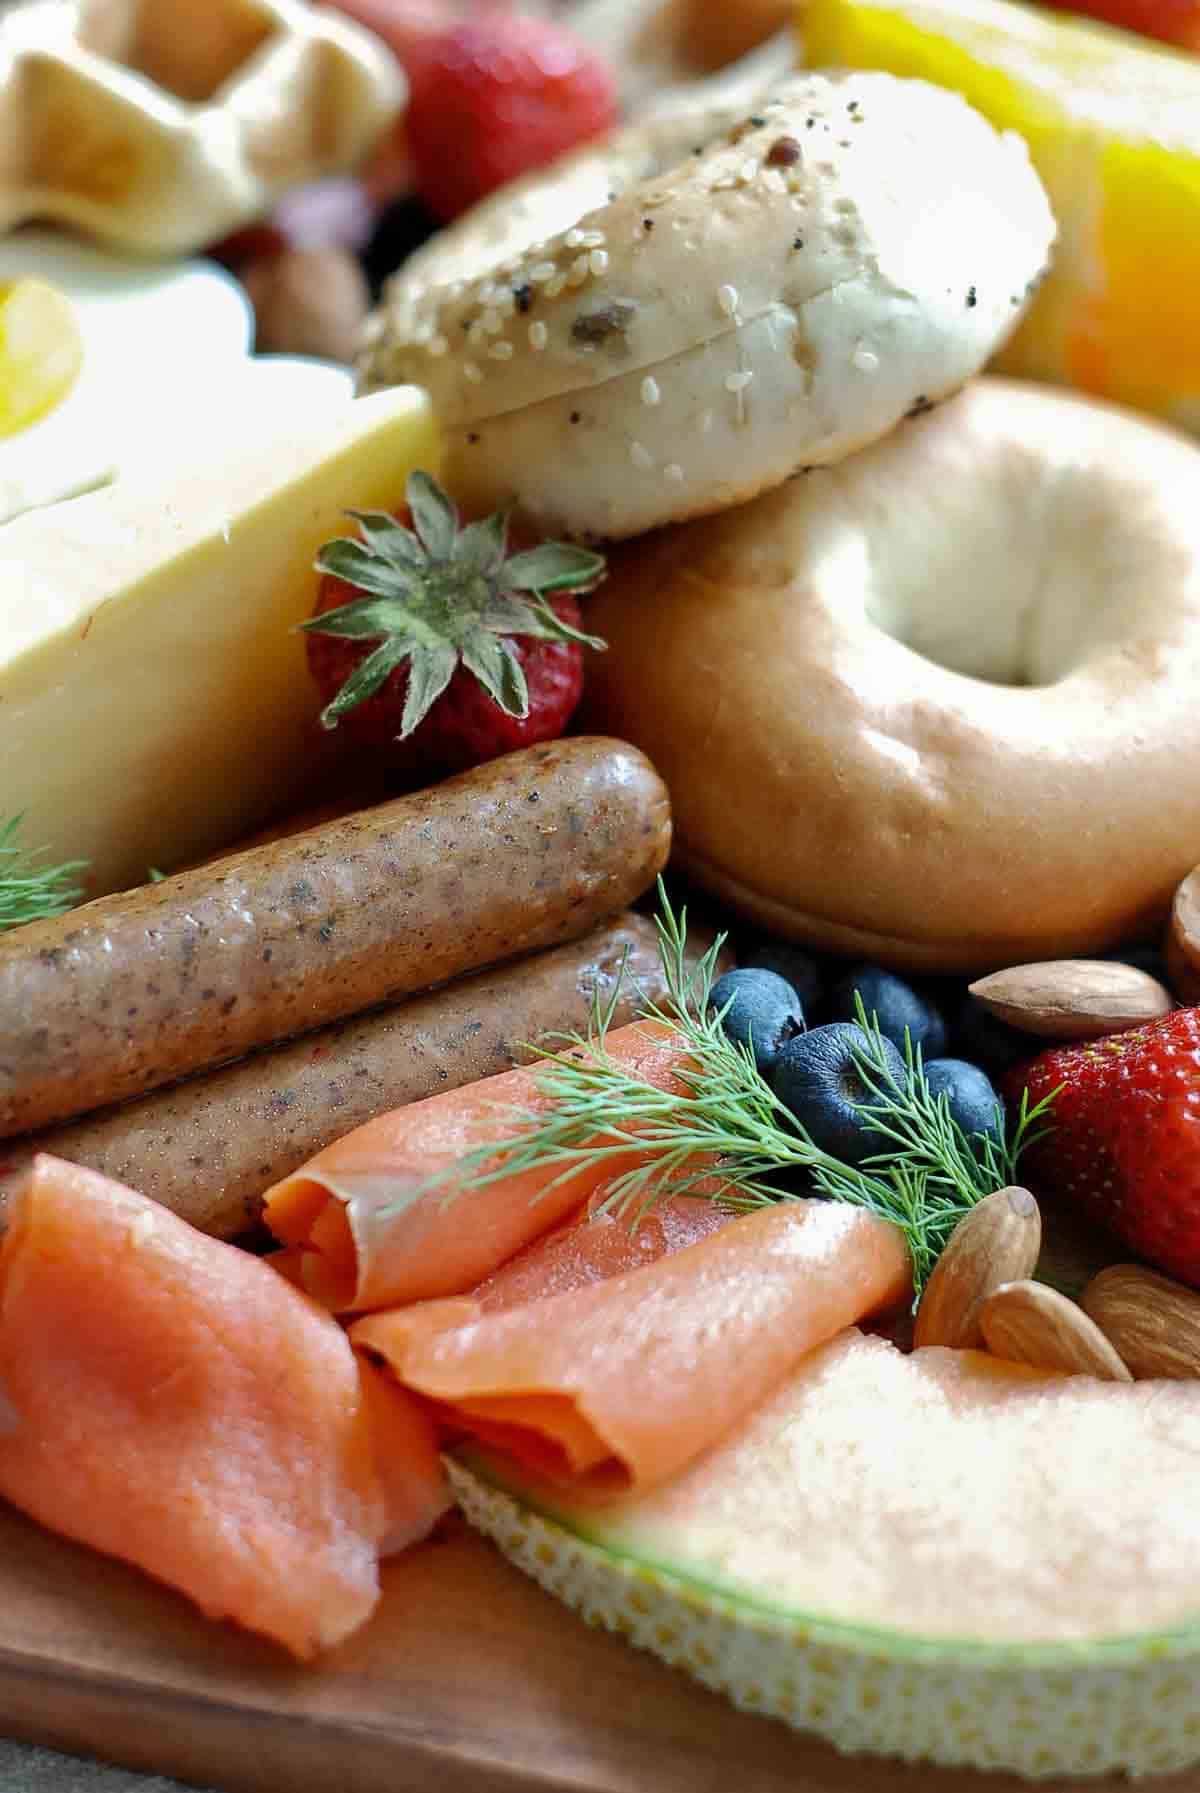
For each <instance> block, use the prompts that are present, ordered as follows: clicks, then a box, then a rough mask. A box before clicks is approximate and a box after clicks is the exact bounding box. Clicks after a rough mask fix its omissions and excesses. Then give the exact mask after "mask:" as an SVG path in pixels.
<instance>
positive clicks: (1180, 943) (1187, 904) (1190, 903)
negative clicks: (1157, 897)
mask: <svg viewBox="0 0 1200 1793" xmlns="http://www.w3.org/2000/svg"><path fill="white" fill-rule="evenodd" d="M1166 952H1167V975H1168V977H1169V978H1170V980H1171V987H1172V989H1173V990H1174V992H1175V994H1176V996H1177V997H1178V998H1179V1000H1180V1002H1187V1003H1197V1002H1200V866H1198V867H1197V868H1196V870H1195V871H1194V872H1189V873H1188V875H1187V877H1186V878H1185V879H1184V880H1183V883H1182V884H1181V885H1180V886H1179V889H1178V890H1177V891H1176V892H1175V901H1174V902H1173V903H1172V904H1171V921H1170V925H1169V926H1168V928H1167V946H1166Z"/></svg>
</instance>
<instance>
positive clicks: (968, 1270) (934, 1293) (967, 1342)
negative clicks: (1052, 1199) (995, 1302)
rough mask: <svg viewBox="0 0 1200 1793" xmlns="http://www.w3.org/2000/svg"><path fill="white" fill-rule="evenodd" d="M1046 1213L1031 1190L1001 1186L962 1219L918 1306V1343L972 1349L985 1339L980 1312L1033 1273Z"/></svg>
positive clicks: (916, 1336) (964, 1349)
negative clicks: (996, 1294)
mask: <svg viewBox="0 0 1200 1793" xmlns="http://www.w3.org/2000/svg"><path fill="white" fill-rule="evenodd" d="M1041 1244H1042V1216H1041V1211H1040V1210H1039V1208H1038V1205H1037V1202H1036V1201H1035V1200H1034V1198H1033V1196H1032V1195H1031V1194H1030V1193H1029V1191H1028V1189H1020V1188H1016V1187H1014V1188H1011V1189H996V1190H993V1192H992V1194H991V1195H985V1196H984V1198H983V1200H982V1201H981V1202H979V1203H977V1204H976V1206H975V1207H974V1208H972V1209H971V1211H970V1213H969V1214H967V1215H965V1216H964V1217H963V1219H962V1220H960V1221H959V1223H958V1225H957V1226H956V1227H955V1229H954V1231H953V1232H952V1233H951V1235H950V1238H949V1240H948V1241H947V1244H946V1248H945V1250H944V1251H943V1252H942V1255H941V1257H940V1258H939V1259H938V1261H937V1263H936V1264H935V1265H934V1268H933V1274H932V1276H931V1277H930V1278H929V1281H928V1282H927V1283H926V1285H925V1292H924V1294H923V1295H922V1296H921V1303H920V1306H919V1307H918V1308H917V1323H916V1328H915V1330H914V1332H913V1344H914V1346H919V1345H950V1346H952V1347H953V1348H954V1349H956V1350H960V1351H966V1350H969V1349H970V1348H971V1347H972V1346H976V1345H978V1344H979V1343H980V1340H981V1334H980V1331H979V1319H978V1310H979V1304H980V1302H981V1301H982V1300H983V1298H984V1296H985V1295H988V1294H990V1293H991V1291H992V1290H993V1289H997V1288H999V1287H1000V1285H1001V1284H1002V1283H1011V1282H1019V1281H1020V1280H1021V1279H1022V1278H1023V1277H1026V1276H1032V1274H1033V1269H1034V1266H1035V1264H1036V1263H1037V1261H1038V1253H1039V1251H1040V1250H1041Z"/></svg>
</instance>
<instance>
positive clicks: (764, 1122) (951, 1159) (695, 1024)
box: [409, 880, 1050, 1295]
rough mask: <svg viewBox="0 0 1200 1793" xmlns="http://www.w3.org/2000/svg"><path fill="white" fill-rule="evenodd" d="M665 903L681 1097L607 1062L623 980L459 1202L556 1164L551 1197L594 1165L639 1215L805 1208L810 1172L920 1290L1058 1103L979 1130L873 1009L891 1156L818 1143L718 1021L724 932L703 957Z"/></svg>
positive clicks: (884, 1140) (877, 1105) (871, 1057)
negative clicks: (899, 1072) (895, 1042)
mask: <svg viewBox="0 0 1200 1793" xmlns="http://www.w3.org/2000/svg"><path fill="white" fill-rule="evenodd" d="M659 898H660V903H661V912H660V914H659V915H658V917H657V918H656V923H655V925H656V927H657V930H658V942H659V955H660V958H661V960H662V967H663V981H664V984H665V987H666V994H665V995H664V996H663V997H662V998H661V999H659V1000H656V1001H650V1002H644V1003H643V1005H642V1011H641V1012H642V1015H643V1017H644V1018H645V1019H646V1020H649V1021H658V1022H662V1023H663V1024H664V1025H665V1026H666V1027H668V1028H670V1029H671V1031H672V1032H673V1033H675V1034H676V1035H677V1036H679V1037H680V1038H681V1039H682V1040H683V1041H684V1042H685V1044H686V1046H687V1048H688V1054H687V1059H686V1060H685V1062H684V1063H683V1064H681V1065H680V1067H679V1068H678V1071H677V1078H678V1082H679V1084H680V1085H682V1090H681V1089H679V1088H675V1089H669V1090H663V1089H659V1088H658V1087H657V1086H656V1085H655V1084H653V1083H651V1082H650V1081H649V1080H648V1079H646V1078H645V1077H642V1076H640V1075H639V1074H638V1072H637V1071H636V1069H631V1068H630V1067H629V1066H627V1065H624V1064H621V1063H618V1062H617V1061H616V1060H614V1059H613V1058H612V1057H611V1056H610V1055H609V1052H608V1048H607V1036H608V1032H609V1028H610V1026H611V1023H612V1019H613V1016H614V1014H615V1012H616V1005H617V1000H618V996H619V994H620V985H619V984H618V989H617V990H616V991H614V992H613V994H612V996H611V998H610V1000H609V1001H608V1003H607V1004H601V1003H600V1002H599V1001H597V1002H596V1003H595V1004H594V1006H593V1012H592V1019H591V1024H590V1026H589V1029H588V1032H587V1034H586V1035H578V1034H575V1035H569V1036H563V1042H562V1044H561V1046H559V1047H558V1048H557V1049H554V1050H552V1049H550V1048H548V1047H547V1048H534V1049H533V1050H534V1051H535V1052H536V1055H537V1057H538V1058H539V1059H540V1060H541V1061H542V1063H541V1070H540V1074H539V1076H538V1093H539V1095H540V1096H542V1097H543V1098H545V1101H546V1107H545V1108H544V1109H543V1110H542V1111H541V1112H539V1113H536V1114H535V1113H532V1112H520V1111H518V1112H517V1113H514V1115H513V1117H512V1127H513V1131H512V1133H511V1135H510V1136H509V1137H507V1138H505V1139H502V1140H497V1141H496V1142H495V1143H494V1144H491V1145H486V1146H482V1147H479V1148H478V1149H477V1150H475V1151H472V1152H470V1153H469V1154H467V1155H465V1156H464V1157H463V1158H462V1159H460V1160H459V1161H458V1162H457V1163H456V1164H455V1165H454V1166H453V1167H452V1169H451V1170H450V1171H448V1172H447V1173H445V1177H444V1178H443V1177H439V1178H437V1179H435V1182H441V1181H443V1180H445V1181H447V1182H448V1183H450V1184H452V1187H451V1188H449V1189H448V1192H447V1193H448V1194H449V1195H451V1196H452V1195H453V1194H455V1193H459V1192H462V1191H463V1190H466V1189H470V1188H480V1187H483V1186H485V1185H488V1184H491V1183H495V1182H499V1181H501V1180H503V1179H505V1178H508V1177H511V1176H517V1175H520V1174H522V1173H523V1172H527V1171H532V1170H538V1171H542V1172H545V1171H547V1170H551V1171H553V1173H554V1174H553V1175H552V1176H551V1177H549V1178H548V1180H547V1181H546V1183H545V1184H544V1185H543V1189H542V1193H543V1194H547V1193H549V1192H550V1191H551V1190H553V1189H555V1188H557V1187H559V1186H560V1185H561V1184H562V1183H564V1182H566V1181H568V1180H569V1179H571V1178H572V1177H574V1176H575V1175H577V1174H578V1173H579V1172H580V1171H582V1170H585V1169H589V1170H594V1171H599V1172H600V1173H601V1174H602V1175H603V1176H604V1177H605V1179H606V1181H607V1183H608V1193H607V1196H606V1198H605V1201H604V1204H603V1207H604V1209H605V1210H606V1211H611V1212H616V1213H619V1214H622V1215H625V1216H627V1217H630V1218H632V1219H633V1220H634V1221H635V1222H636V1221H637V1220H638V1219H640V1218H641V1217H642V1216H643V1215H645V1214H646V1213H647V1212H649V1210H650V1209H651V1208H652V1207H653V1206H654V1204H655V1203H656V1202H657V1201H660V1200H662V1199H663V1198H664V1197H666V1196H668V1195H672V1196H675V1195H697V1196H704V1197H707V1198H708V1199H711V1200H715V1201H718V1202H720V1203H721V1204H723V1205H725V1206H728V1207H731V1208H735V1209H743V1210H745V1209H751V1208H757V1207H761V1206H763V1205H765V1204H767V1203H770V1202H775V1201H787V1200H794V1199H795V1198H796V1196H797V1188H796V1182H797V1173H799V1176H800V1180H801V1181H802V1182H803V1183H804V1184H805V1185H806V1187H805V1189H804V1191H803V1192H804V1193H811V1194H813V1195H817V1196H822V1197H826V1198H828V1199H830V1200H833V1201H841V1202H848V1203H851V1204H852V1205H853V1206H855V1207H860V1208H867V1209H869V1210H870V1212H871V1213H873V1214H878V1215H880V1216H881V1217H882V1218H883V1219H885V1220H890V1221H892V1222H893V1223H894V1224H895V1225H896V1226H898V1227H899V1228H900V1229H901V1231H902V1232H903V1234H904V1236H905V1238H906V1240H907V1241H908V1246H909V1250H910V1252H911V1254H912V1261H913V1281H914V1287H915V1290H916V1293H917V1294H918V1295H919V1294H920V1291H921V1289H922V1288H923V1287H924V1284H925V1282H926V1280H927V1278H928V1276H929V1273H930V1271H931V1270H932V1269H933V1266H934V1264H935V1263H936V1262H937V1259H938V1257H939V1255H940V1254H941V1251H942V1249H943V1248H944V1246H945V1244H946V1242H947V1240H948V1239H949V1237H950V1234H951V1233H952V1232H953V1231H954V1228H955V1227H956V1226H957V1224H958V1222H959V1221H960V1220H961V1219H962V1217H963V1215H964V1214H965V1213H967V1212H968V1211H969V1210H970V1209H971V1208H972V1207H973V1206H974V1205H975V1203H976V1202H978V1201H981V1200H982V1199H983V1197H984V1196H985V1195H988V1194H990V1193H991V1191H992V1190H994V1189H1001V1188H1004V1187H1005V1186H1006V1185H1008V1184H1011V1183H1013V1182H1014V1181H1015V1180H1016V1167H1017V1160H1018V1159H1019V1157H1020V1155H1021V1153H1022V1151H1023V1150H1024V1149H1025V1147H1026V1146H1028V1145H1029V1144H1031V1143H1032V1142H1033V1140H1034V1139H1035V1138H1037V1137H1039V1136H1040V1131H1041V1130H1042V1129H1040V1128H1039V1123H1043V1122H1044V1120H1045V1118H1046V1114H1047V1110H1048V1107H1049V1100H1050V1099H1047V1100H1046V1101H1044V1102H1040V1103H1039V1104H1037V1106H1036V1107H1033V1108H1031V1107H1030V1106H1029V1104H1028V1100H1027V1098H1025V1097H1023V1098H1022V1101H1021V1107H1020V1111H1019V1113H1018V1115H1017V1118H1016V1123H1015V1126H1014V1127H1013V1129H1012V1131H1011V1135H1010V1137H1009V1138H1008V1139H1007V1140H1004V1139H1000V1138H996V1137H993V1136H992V1135H989V1134H974V1135H971V1136H970V1137H968V1135H967V1134H966V1133H964V1131H963V1129H962V1128H961V1127H960V1126H959V1125H958V1123H957V1122H956V1121H955V1119H954V1117H953V1116H952V1115H951V1113H950V1108H949V1102H948V1100H947V1097H946V1095H945V1094H944V1093H942V1094H940V1095H936V1096H935V1095H934V1093H933V1092H932V1091H931V1090H930V1088H929V1084H928V1081H927V1079H926V1077H925V1070H924V1065H923V1063H922V1060H921V1054H920V1050H919V1049H914V1048H913V1046H912V1044H911V1042H910V1041H907V1039H906V1052H905V1075H904V1077H903V1078H902V1079H901V1078H898V1077H896V1076H894V1075H893V1073H892V1071H891V1070H890V1069H889V1064H888V1056H887V1053H888V1046H887V1042H886V1041H885V1040H884V1038H883V1035H882V1033H881V1031H880V1029H879V1025H878V1022H877V1020H876V1018H875V1017H874V1015H871V1016H868V1015H867V1014H866V1012H865V1011H864V1009H863V1005H862V1003H861V1000H860V1001H859V1003H858V1022H859V1026H860V1027H861V1029H862V1033H863V1041H864V1044H863V1049H862V1053H861V1055H859V1056H858V1059H857V1062H858V1069H859V1073H860V1075H861V1077H862V1080H863V1084H864V1087H865V1089H866V1092H867V1094H866V1095H865V1097H864V1099H863V1101H862V1102H861V1103H859V1104H857V1105H856V1106H857V1107H858V1109H859V1113H860V1114H861V1116H862V1119H863V1124H864V1126H866V1127H868V1128H870V1129H871V1130H872V1131H873V1132H876V1133H878V1135H879V1151H878V1152H877V1153H875V1154H873V1155H872V1156H871V1157H870V1158H868V1159H867V1160H866V1161H865V1162H864V1163H863V1164H861V1165H859V1166H853V1165H848V1164H844V1163H842V1162H841V1160H839V1159H836V1158H834V1157H832V1156H831V1155H830V1154H829V1153H828V1152H825V1151H823V1150H822V1149H821V1148H820V1147H819V1146H818V1145H816V1144H815V1143H814V1141H813V1140H812V1139H811V1138H810V1136H809V1135H808V1133H807V1132H806V1131H805V1129H804V1128H803V1127H802V1126H801V1125H800V1124H799V1122H798V1121H797V1120H796V1119H795V1117H794V1116H793V1115H792V1114H791V1112H790V1110H788V1109H787V1108H785V1106H784V1105H783V1103H782V1102H781V1101H780V1099H779V1097H778V1096H777V1095H776V1094H775V1092H774V1090H773V1089H772V1088H771V1086H770V1084H769V1083H768V1082H767V1081H766V1079H765V1078H764V1077H763V1076H762V1074H761V1072H760V1071H759V1070H758V1068H757V1066H756V1065H755V1063H754V1056H753V1053H752V1051H751V1049H750V1048H749V1047H748V1046H746V1045H742V1044H739V1043H737V1042H735V1041H733V1040H730V1039H729V1038H728V1036H727V1035H726V1033H725V1031H724V1029H723V1027H722V1025H721V1021H722V1016H721V1013H720V1012H719V1011H718V1012H714V1010H713V1008H712V1006H711V997H712V987H713V984H714V982H715V981H716V976H717V966H718V962H719V959H720V955H721V951H722V948H723V946H724V943H725V936H724V935H720V936H718V938H717V939H716V940H714V942H713V943H712V945H711V946H710V947H709V948H708V950H707V951H706V952H705V953H703V954H702V955H701V956H700V958H699V959H698V960H696V961H695V962H694V963H689V961H688V956H687V912H686V910H681V911H680V913H679V915H678V916H676V915H675V913H674V911H673V910H672V908H671V905H670V903H669V901H668V899H667V896H666V892H665V890H664V888H663V885H662V881H661V880H660V881H659ZM633 1155H636V1161H635V1162H633V1163H632V1164H631V1163H630V1159H631V1156H633ZM428 1186H429V1185H427V1187H428ZM418 1193H420V1192H418ZM409 1199H410V1200H411V1199H412V1197H411V1196H410V1198H409Z"/></svg>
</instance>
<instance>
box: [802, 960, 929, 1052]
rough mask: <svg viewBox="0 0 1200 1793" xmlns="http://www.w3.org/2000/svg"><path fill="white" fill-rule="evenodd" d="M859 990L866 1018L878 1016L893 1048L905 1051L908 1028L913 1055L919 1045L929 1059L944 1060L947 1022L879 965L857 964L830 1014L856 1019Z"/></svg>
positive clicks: (837, 992) (839, 988)
mask: <svg viewBox="0 0 1200 1793" xmlns="http://www.w3.org/2000/svg"><path fill="white" fill-rule="evenodd" d="M856 991H857V992H858V994H859V995H860V996H861V997H862V1001H863V1007H864V1009H866V1011H867V1019H868V1020H870V1018H871V1016H872V1015H874V1016H875V1018H876V1020H877V1021H878V1023H879V1031H880V1033H881V1034H883V1036H884V1038H885V1039H888V1040H890V1041H891V1042H892V1045H893V1046H897V1047H899V1049H900V1051H901V1052H903V1051H904V1030H905V1028H907V1029H908V1032H909V1037H910V1038H911V1040H912V1044H913V1051H914V1052H915V1051H916V1049H917V1047H918V1046H919V1047H920V1048H921V1051H922V1054H923V1055H924V1057H925V1058H926V1059H931V1058H940V1057H941V1055H942V1053H943V1052H944V1051H945V1050H946V1023H945V1022H944V1021H943V1020H942V1017H941V1015H940V1013H939V1012H938V1010H937V1009H935V1008H934V1006H933V1004H932V1003H931V1002H927V1001H926V1000H925V998H924V997H923V996H921V995H919V994H918V993H917V991H916V990H914V989H913V987H912V985H911V984H906V983H905V982H904V979H903V978H900V977H897V976H896V975H895V973H894V972H891V971H884V970H883V969H882V967H881V966H879V965H856V966H855V968H854V970H853V971H850V972H848V973H847V975H846V976H845V977H844V978H842V980H841V982H840V983H839V984H838V986H837V988H836V989H835V990H834V992H833V1000H832V1004H831V1012H832V1014H833V1017H834V1019H835V1020H837V1021H853V1020H855V1019H856V1018H857V1011H856V1008H855V1003H854V995H855V992H856Z"/></svg>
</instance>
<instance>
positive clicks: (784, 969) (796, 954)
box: [741, 940, 821, 1015]
mask: <svg viewBox="0 0 1200 1793" xmlns="http://www.w3.org/2000/svg"><path fill="white" fill-rule="evenodd" d="M741 962H742V964H743V965H746V966H752V967H754V968H755V969H757V970H762V971H773V972H774V973H775V974H776V976H777V977H782V978H786V980H787V982H788V983H789V984H790V985H791V986H792V989H793V990H794V991H795V992H796V995H797V996H798V997H799V998H800V1006H801V1008H802V1009H803V1010H804V1013H805V1014H806V1015H811V1014H813V1013H814V1012H815V1010H816V1006H817V1001H818V998H819V997H820V994H821V973H820V971H819V970H818V968H817V961H816V960H815V959H814V958H813V956H812V954H811V953H806V952H805V951H804V950H803V949H802V948H801V947H799V946H793V945H792V943H791V942H790V941H789V940H764V941H763V942H762V944H761V945H760V946H756V947H755V948H754V950H753V952H751V953H749V954H747V955H744V956H743V957H742V960H741Z"/></svg>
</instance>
